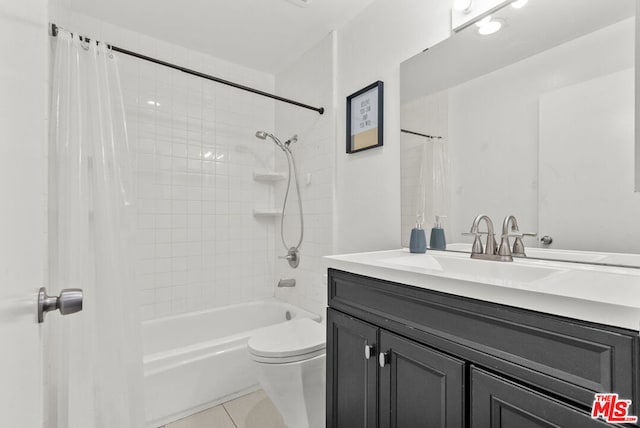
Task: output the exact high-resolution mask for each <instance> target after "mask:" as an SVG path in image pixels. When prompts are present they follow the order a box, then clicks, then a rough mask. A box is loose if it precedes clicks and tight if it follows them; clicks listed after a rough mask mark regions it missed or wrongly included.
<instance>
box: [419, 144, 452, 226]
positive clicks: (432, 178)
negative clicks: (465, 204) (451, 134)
mask: <svg viewBox="0 0 640 428" xmlns="http://www.w3.org/2000/svg"><path fill="white" fill-rule="evenodd" d="M419 168H420V173H419V175H418V182H419V183H420V184H419V186H418V187H416V190H417V192H416V198H415V205H414V206H415V208H416V218H417V219H419V220H421V221H422V223H423V226H424V228H425V229H427V235H428V233H429V230H430V229H431V228H432V227H433V226H434V223H435V217H436V216H446V215H447V213H448V212H449V198H448V189H447V185H448V184H447V182H448V178H447V177H448V173H449V157H448V149H447V144H446V142H445V141H444V140H443V139H428V140H425V139H424V138H422V143H421V147H420V167H419ZM443 227H446V224H443Z"/></svg>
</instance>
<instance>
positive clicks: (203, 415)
mask: <svg viewBox="0 0 640 428" xmlns="http://www.w3.org/2000/svg"><path fill="white" fill-rule="evenodd" d="M160 428H286V427H285V425H284V422H283V421H282V417H281V416H280V413H278V410H277V409H276V408H275V406H274V405H273V403H272V402H271V400H270V399H269V397H267V394H265V392H264V391H263V390H259V391H256V392H253V393H251V394H248V395H244V396H242V397H239V398H236V399H235V400H231V401H227V402H226V403H223V404H221V405H219V406H216V407H213V408H211V409H207V410H205V411H202V412H200V413H196V414H195V415H191V416H188V417H186V418H184V419H180V420H179V421H176V422H172V423H170V424H168V425H165V426H164V427H160Z"/></svg>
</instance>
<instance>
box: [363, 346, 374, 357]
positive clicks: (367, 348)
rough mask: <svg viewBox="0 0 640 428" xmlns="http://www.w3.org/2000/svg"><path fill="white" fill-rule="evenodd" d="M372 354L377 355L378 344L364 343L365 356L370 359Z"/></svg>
mask: <svg viewBox="0 0 640 428" xmlns="http://www.w3.org/2000/svg"><path fill="white" fill-rule="evenodd" d="M372 355H376V345H364V358H365V359H366V360H368V359H369V358H371V356H372Z"/></svg>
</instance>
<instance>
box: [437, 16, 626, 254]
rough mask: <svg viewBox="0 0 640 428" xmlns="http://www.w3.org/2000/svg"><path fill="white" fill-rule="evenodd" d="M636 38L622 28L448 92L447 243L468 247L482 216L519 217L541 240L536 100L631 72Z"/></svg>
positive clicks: (601, 32) (607, 30)
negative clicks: (466, 242) (477, 218)
mask: <svg viewBox="0 0 640 428" xmlns="http://www.w3.org/2000/svg"><path fill="white" fill-rule="evenodd" d="M633 31H634V22H633V19H631V20H625V21H623V22H621V23H619V24H615V25H613V26H610V27H606V28H604V29H602V30H599V31H597V32H594V33H592V34H589V35H586V36H583V37H581V38H578V39H575V40H573V41H570V42H567V43H565V44H563V45H560V46H557V47H555V48H553V49H550V50H548V51H546V52H543V53H541V54H538V55H535V56H533V57H530V58H528V59H525V60H523V61H519V62H517V63H515V64H513V65H510V66H508V67H504V68H502V69H500V70H497V71H495V72H493V73H490V74H487V75H485V76H482V77H479V78H477V79H474V80H471V81H469V82H466V83H464V84H462V85H459V86H457V87H455V88H452V89H451V90H450V91H449V140H450V150H449V154H450V164H451V174H450V175H451V218H450V220H451V222H450V224H451V228H452V239H450V242H460V241H462V240H466V238H465V239H463V238H462V237H461V236H460V233H461V232H463V231H467V230H469V227H470V226H471V222H472V220H473V218H474V217H475V216H476V215H477V214H479V213H486V214H488V215H489V216H490V217H491V218H492V219H493V220H494V222H499V221H501V220H502V219H503V218H504V216H505V215H508V214H514V215H515V216H516V217H517V218H518V221H519V226H520V228H521V230H523V231H525V232H536V229H537V226H538V147H539V145H538V144H539V143H538V141H539V129H538V127H539V112H538V108H539V107H538V101H539V98H540V96H541V95H542V94H544V93H546V92H549V91H552V90H556V89H558V88H562V87H565V86H569V85H572V84H576V83H578V82H582V81H585V80H588V79H593V78H595V77H597V76H602V75H606V74H609V73H613V72H616V71H619V70H622V69H625V68H629V67H632V66H633V58H634V57H633V54H634V50H633V41H634V37H633ZM621 41H626V42H621ZM514 94H518V96H517V97H515V96H514ZM557 221H559V222H563V221H566V220H564V219H558V220H557ZM541 232H542V231H541ZM525 244H527V245H535V240H534V239H530V241H529V242H525Z"/></svg>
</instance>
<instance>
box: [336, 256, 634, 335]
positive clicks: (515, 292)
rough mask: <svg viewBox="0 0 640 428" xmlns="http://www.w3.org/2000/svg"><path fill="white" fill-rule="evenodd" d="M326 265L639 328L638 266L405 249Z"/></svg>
mask: <svg viewBox="0 0 640 428" xmlns="http://www.w3.org/2000/svg"><path fill="white" fill-rule="evenodd" d="M324 260H325V263H326V267H327V268H334V269H339V270H343V271H347V272H351V273H355V274H360V275H365V276H370V277H374V278H380V279H383V280H387V281H393V282H398V283H402V284H407V285H412V286H415V287H419V288H424V289H429V290H434V291H440V292H444V293H449V294H454V295H458V296H464V297H470V298H474V299H479V300H484V301H488V302H494V303H500V304H504V305H510V306H516V307H519V308H524V309H531V310H535V311H539V312H545V313H549V314H553V315H560V316H564V317H569V318H575V319H580V320H584V321H590V322H595V323H600V324H606V325H611V326H617V327H622V328H628V329H631V330H636V331H638V330H639V329H640V269H631V268H618V267H606V266H595V265H588V264H576V263H563V262H553V261H542V260H528V259H515V260H514V261H513V262H494V261H486V260H472V259H470V258H469V255H468V254H462V253H453V252H443V251H428V252H427V254H411V253H409V250H407V249H400V250H389V251H376V252H369V253H355V254H344V255H335V256H327V257H325V258H324Z"/></svg>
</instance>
